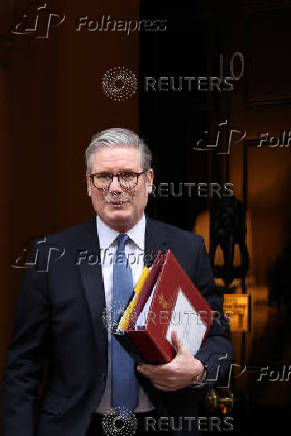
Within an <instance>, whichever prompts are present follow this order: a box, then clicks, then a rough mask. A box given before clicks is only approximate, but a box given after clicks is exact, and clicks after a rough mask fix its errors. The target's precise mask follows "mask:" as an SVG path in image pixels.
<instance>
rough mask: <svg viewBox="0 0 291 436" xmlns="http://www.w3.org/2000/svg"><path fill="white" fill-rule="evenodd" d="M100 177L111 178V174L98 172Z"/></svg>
mask: <svg viewBox="0 0 291 436" xmlns="http://www.w3.org/2000/svg"><path fill="white" fill-rule="evenodd" d="M97 177H98V179H103V180H111V174H106V173H104V174H98V176H97Z"/></svg>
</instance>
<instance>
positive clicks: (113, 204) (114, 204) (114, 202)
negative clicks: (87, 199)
mask: <svg viewBox="0 0 291 436" xmlns="http://www.w3.org/2000/svg"><path fill="white" fill-rule="evenodd" d="M106 203H107V204H111V205H112V206H122V205H123V204H126V203H128V201H127V200H112V201H106Z"/></svg>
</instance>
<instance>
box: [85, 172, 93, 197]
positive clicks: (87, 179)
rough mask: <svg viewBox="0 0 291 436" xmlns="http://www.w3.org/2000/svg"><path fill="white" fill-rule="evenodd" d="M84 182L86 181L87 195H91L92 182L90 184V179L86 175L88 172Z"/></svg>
mask: <svg viewBox="0 0 291 436" xmlns="http://www.w3.org/2000/svg"><path fill="white" fill-rule="evenodd" d="M86 183H87V195H88V196H89V197H91V190H92V184H91V179H90V177H89V176H88V174H86Z"/></svg>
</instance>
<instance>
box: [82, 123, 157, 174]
mask: <svg viewBox="0 0 291 436" xmlns="http://www.w3.org/2000/svg"><path fill="white" fill-rule="evenodd" d="M118 147H125V148H126V147H129V148H135V149H137V150H139V152H140V164H141V167H142V169H143V171H147V170H149V169H150V168H151V165H152V153H151V150H150V149H149V147H148V146H147V144H146V143H145V142H144V141H143V140H142V139H141V138H140V137H139V136H138V135H137V134H136V133H134V132H133V131H132V130H129V129H121V128H112V129H107V130H102V131H101V132H99V133H97V134H96V135H94V136H93V137H92V140H91V143H90V145H89V147H88V148H87V150H86V151H85V158H86V169H87V174H90V173H91V170H92V157H93V155H94V154H95V153H96V152H97V151H98V150H101V149H103V148H118Z"/></svg>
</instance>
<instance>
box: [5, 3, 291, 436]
mask: <svg viewBox="0 0 291 436" xmlns="http://www.w3.org/2000/svg"><path fill="white" fill-rule="evenodd" d="M47 3H48V8H51V9H53V10H55V11H57V12H58V13H63V14H65V16H66V19H65V21H64V23H62V25H60V26H59V27H57V28H55V29H52V30H51V32H50V34H49V37H48V38H46V39H40V38H36V36H35V35H33V34H32V35H13V34H12V33H11V32H10V30H9V29H10V28H11V27H12V26H15V25H16V24H17V23H18V22H20V21H21V20H22V14H23V11H24V9H25V8H26V7H27V6H28V5H29V2H28V1H27V0H25V1H23V0H17V1H16V0H14V1H13V0H1V4H0V26H1V27H0V132H1V133H0V147H1V160H0V166H1V170H0V181H1V183H0V189H1V194H0V201H1V205H0V206H1V207H0V232H1V251H0V256H1V262H0V277H1V294H0V307H1V315H0V344H1V354H0V375H1V372H2V370H3V368H4V362H5V349H6V347H7V345H8V343H9V338H10V334H11V330H12V326H13V320H14V313H15V305H16V300H17V297H18V294H19V285H20V283H21V280H22V277H23V274H24V270H23V269H21V268H20V269H19V268H15V259H16V258H17V257H18V256H20V255H23V253H22V248H23V247H25V246H27V245H29V244H27V243H28V241H29V240H31V239H32V238H34V237H38V236H41V235H45V234H48V233H52V232H56V231H58V230H61V229H62V228H64V227H67V226H69V225H74V224H77V223H79V222H81V221H84V220H87V219H88V218H90V216H91V214H92V209H91V206H90V202H89V201H88V198H87V196H86V185H85V166H84V157H83V155H84V150H85V148H86V147H87V145H88V143H89V141H90V138H91V136H92V135H93V134H94V133H96V132H97V131H99V130H102V129H105V128H109V127H126V128H131V129H133V130H135V131H138V132H139V133H140V134H141V135H142V137H144V138H145V140H146V141H147V142H148V144H149V145H150V147H151V149H152V151H153V155H154V169H155V172H156V179H155V183H156V184H159V183H174V185H175V186H176V189H178V187H177V186H178V184H179V183H185V182H193V183H194V182H195V183H210V182H216V183H220V184H223V183H225V182H230V183H233V190H234V194H235V196H236V197H237V198H238V199H240V200H244V202H245V206H246V210H247V220H246V224H247V235H246V242H247V246H248V251H249V255H250V268H249V272H248V276H247V280H246V286H247V292H248V294H249V295H251V301H252V303H251V312H252V313H251V318H252V320H251V326H250V331H249V332H247V333H244V334H242V333H235V332H233V333H232V337H233V342H234V346H235V362H236V363H237V364H238V365H242V364H246V365H247V370H246V371H245V373H244V374H243V375H241V376H240V377H237V378H235V379H234V380H233V383H232V386H231V389H232V391H233V393H234V397H235V408H234V411H233V416H234V426H235V432H236V433H237V434H242V435H252V436H257V435H263V434H266V433H270V434H272V433H275V432H277V433H279V434H280V431H281V429H282V428H283V425H284V423H285V424H286V423H287V422H288V416H287V411H288V405H289V404H290V381H289V382H288V381H286V380H285V381H281V382H280V381H278V382H272V381H267V380H266V379H265V380H264V381H263V382H258V381H257V378H258V374H259V372H260V368H262V367H267V366H268V367H269V369H270V370H272V369H273V370H275V369H278V370H280V371H281V372H282V368H283V367H284V365H285V366H286V367H288V366H289V364H290V365H291V349H290V341H289V330H290V329H289V327H290V321H289V319H290V311H289V312H288V308H289V309H290V296H289V291H290V285H289V282H290V281H289V269H290V248H288V247H290V214H291V212H290V191H291V187H290V166H291V165H290V163H291V159H290V148H291V146H289V147H264V148H258V147H257V143H258V141H257V137H258V134H259V133H260V132H267V131H268V132H269V133H270V136H280V135H281V134H282V132H283V131H287V132H289V129H290V130H291V116H290V115H291V105H290V103H291V82H290V77H291V62H290V55H289V54H290V41H291V26H290V19H291V2H290V1H236V2H226V1H220V2H210V1H198V0H197V1H183V2H179V3H178V2H169V1H167V2H165V1H158V2H157V1H152V0H147V1H137V0H136V1H134V0H125V1H122V2H119V1H113V0H110V1H104V0H103V1H99V0H98V1H93V0H85V1H84V2H82V3H81V2H77V1H72V0H71V1H68V0H67V1H65V0H60V1H57V0H55V1H47ZM102 14H110V15H111V16H112V18H116V19H146V18H148V19H166V20H167V30H166V31H164V32H146V31H141V32H133V33H131V34H130V35H129V36H127V35H126V34H125V33H124V32H98V31H97V32H89V31H85V30H82V31H81V32H76V31H75V30H74V27H75V22H76V19H77V17H78V16H86V15H87V16H90V17H92V18H98V17H99V16H100V15H102ZM235 52H241V53H242V54H243V57H244V61H245V68H244V74H243V77H242V78H241V79H240V80H239V81H235V82H233V83H234V90H233V91H231V92H218V91H213V92H207V91H195V90H193V91H191V92H189V91H187V89H186V87H185V89H183V90H182V91H172V90H168V91H157V92H149V91H148V92H146V91H145V89H144V86H143V85H144V77H146V76H151V77H156V78H157V77H160V76H175V77H179V76H183V77H185V76H195V77H198V76H219V75H220V68H219V59H220V55H221V54H222V55H223V59H224V71H223V74H224V76H230V72H229V62H230V59H231V57H232V55H233V53H235ZM118 66H124V67H125V68H128V69H130V70H132V71H133V72H134V74H135V75H136V76H137V77H138V80H139V87H138V92H137V93H136V94H135V95H134V96H133V97H131V98H130V99H128V100H126V101H123V102H116V101H113V100H110V99H109V98H108V97H107V96H106V95H105V94H104V93H103V90H102V86H101V80H102V77H103V75H104V73H105V72H106V71H107V70H108V69H110V68H114V67H118ZM235 67H236V68H238V65H237V64H236V66H235ZM225 120H228V123H229V126H230V128H232V129H236V130H239V131H246V132H247V133H246V137H245V139H244V141H241V142H239V143H237V144H233V145H232V148H231V153H230V155H219V154H218V152H217V151H216V150H213V151H195V150H194V149H193V146H194V145H195V143H196V142H197V140H198V139H199V138H201V136H202V134H203V132H204V130H208V131H209V132H210V136H212V137H213V136H215V135H216V131H217V126H218V124H219V123H221V122H223V121H225ZM226 142H227V134H225V135H224V136H223V138H222V145H223V147H225V146H226ZM244 187H245V196H243V188H244ZM183 192H184V194H183V195H182V196H181V197H174V196H173V195H168V196H164V197H161V196H155V197H154V196H153V197H152V198H151V199H150V202H149V206H148V212H149V213H150V215H152V216H154V217H156V218H158V219H161V220H164V221H167V222H171V223H173V224H175V225H177V226H179V227H182V228H185V229H188V230H193V231H196V232H197V233H200V234H202V235H203V236H204V238H205V240H206V245H207V247H209V208H210V207H211V205H212V203H213V201H214V200H213V199H211V198H209V196H208V197H207V198H202V197H198V195H197V191H195V192H194V194H193V195H192V196H191V197H189V196H188V195H187V194H186V195H185V191H183ZM288 243H289V245H288ZM21 253H22V254H21ZM218 257H219V256H218ZM236 257H237V258H238V260H239V255H238V254H237V255H236ZM13 265H14V266H13ZM234 285H235V292H241V283H240V281H239V280H238V281H236V282H235V283H234ZM270 296H271V299H270ZM290 378H291V377H290ZM205 413H206V412H205ZM217 413H218V412H217ZM212 416H215V412H214V413H212Z"/></svg>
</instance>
